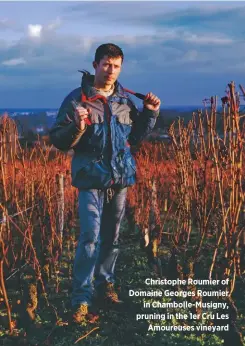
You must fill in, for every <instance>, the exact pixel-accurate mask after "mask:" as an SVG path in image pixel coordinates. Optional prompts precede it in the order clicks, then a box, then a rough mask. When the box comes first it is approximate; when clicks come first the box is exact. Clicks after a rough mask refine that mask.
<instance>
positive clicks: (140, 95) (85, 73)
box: [78, 70, 145, 100]
mask: <svg viewBox="0 0 245 346" xmlns="http://www.w3.org/2000/svg"><path fill="white" fill-rule="evenodd" d="M78 72H81V73H83V74H84V75H86V76H87V75H90V72H89V71H87V70H78ZM123 90H124V91H126V92H128V93H130V94H132V95H134V96H136V97H137V98H138V99H141V100H144V99H145V95H143V94H141V93H136V92H135V91H132V90H129V89H126V88H123Z"/></svg>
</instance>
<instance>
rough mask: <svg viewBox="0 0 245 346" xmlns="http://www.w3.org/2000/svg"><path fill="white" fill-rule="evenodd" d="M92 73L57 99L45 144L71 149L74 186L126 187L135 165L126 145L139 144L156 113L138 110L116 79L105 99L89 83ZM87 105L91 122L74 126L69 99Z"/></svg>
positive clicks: (133, 175)
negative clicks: (80, 127) (54, 117)
mask: <svg viewBox="0 0 245 346" xmlns="http://www.w3.org/2000/svg"><path fill="white" fill-rule="evenodd" d="M93 81H94V76H93V75H90V74H89V75H84V76H83V79H82V85H81V87H80V88H77V89H74V90H73V91H72V92H71V93H70V94H69V95H68V96H67V97H66V98H65V99H64V101H63V103H62V105H61V107H60V109H59V112H58V115H57V118H56V121H55V123H54V125H53V126H52V128H51V129H50V132H49V135H50V140H51V143H52V144H53V145H54V146H55V147H56V148H58V149H60V150H62V151H67V150H70V149H73V150H74V155H73V158H72V165H71V174H72V185H73V186H75V187H77V188H78V189H92V188H94V189H106V188H109V187H111V186H112V185H117V186H120V187H125V186H131V185H133V184H134V183H135V181H136V163H135V159H134V157H133V156H132V154H131V150H130V146H131V145H137V144H139V143H140V142H141V141H142V140H143V139H144V138H145V137H146V136H147V135H148V134H149V133H150V132H151V131H152V129H153V128H154V126H155V123H156V118H157V116H158V115H159V111H157V112H154V111H150V110H148V109H147V108H143V111H142V112H139V110H138V109H137V107H136V106H135V104H134V103H133V102H132V100H131V99H130V98H129V96H128V94H127V93H126V92H125V91H124V89H123V87H122V86H121V84H120V83H119V82H116V83H115V89H114V93H113V95H111V96H109V97H108V98H105V97H104V96H102V95H100V94H98V92H97V91H96V89H95V88H94V87H93ZM72 100H75V101H76V102H78V103H80V104H82V105H83V106H88V107H89V108H91V110H92V111H91V114H90V121H91V125H86V127H85V130H84V131H81V130H80V129H79V128H77V126H76V124H75V121H74V108H73V106H72V103H71V101H72Z"/></svg>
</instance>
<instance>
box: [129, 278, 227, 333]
mask: <svg viewBox="0 0 245 346" xmlns="http://www.w3.org/2000/svg"><path fill="white" fill-rule="evenodd" d="M145 284H146V285H147V286H148V287H146V289H145V290H136V289H129V296H130V297H142V308H143V309H149V308H150V309H152V311H151V312H150V313H148V312H147V313H146V312H144V313H137V314H136V320H137V321H140V320H141V321H142V320H147V321H150V322H151V323H150V324H149V327H148V331H150V330H152V331H171V332H173V331H190V332H191V331H195V330H196V331H203V332H205V331H211V332H213V333H214V332H216V331H228V330H229V324H228V323H227V322H228V321H227V320H229V313H228V309H229V305H228V301H226V297H229V291H228V290H227V286H228V284H229V279H228V278H227V279H223V280H209V279H192V278H188V279H187V280H181V279H175V280H168V279H152V278H147V279H146V280H145ZM149 286H157V288H155V287H154V289H153V288H150V287H149ZM181 286H183V287H181ZM176 287H178V289H176ZM190 287H194V288H195V289H190ZM152 298H153V299H152ZM210 299H211V300H210ZM193 309H194V312H193ZM167 321H169V322H170V323H171V324H170V323H167ZM173 321H174V323H173ZM193 321H195V322H197V321H198V322H199V323H195V325H191V323H192V322H193ZM219 321H220V323H219ZM225 321H226V323H224V322H225ZM176 322H177V323H176ZM178 322H179V324H178ZM210 322H212V323H210ZM214 322H215V323H214ZM187 323H188V324H187Z"/></svg>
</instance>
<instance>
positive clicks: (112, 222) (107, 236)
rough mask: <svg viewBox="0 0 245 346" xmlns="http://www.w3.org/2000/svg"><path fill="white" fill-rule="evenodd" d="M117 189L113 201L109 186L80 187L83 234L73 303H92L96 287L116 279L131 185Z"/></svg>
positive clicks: (74, 280) (79, 243)
mask: <svg viewBox="0 0 245 346" xmlns="http://www.w3.org/2000/svg"><path fill="white" fill-rule="evenodd" d="M113 190H114V195H113V196H112V198H111V199H110V200H109V202H108V201H107V193H106V190H98V189H90V190H79V218H80V237H79V241H78V245H77V249H76V256H75V260H74V267H73V291H72V305H73V306H74V305H77V304H82V303H83V304H88V305H91V299H92V295H93V291H94V289H96V288H97V287H98V286H99V285H100V284H102V283H105V282H112V283H114V282H115V278H114V269H115V264H116V260H117V257H118V254H119V248H118V238H119V229H120V224H121V221H122V218H123V216H124V212H125V202H126V196H127V187H126V188H114V189H113ZM93 279H94V281H93ZM93 284H94V285H93Z"/></svg>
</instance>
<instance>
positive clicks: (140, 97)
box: [123, 88, 145, 100]
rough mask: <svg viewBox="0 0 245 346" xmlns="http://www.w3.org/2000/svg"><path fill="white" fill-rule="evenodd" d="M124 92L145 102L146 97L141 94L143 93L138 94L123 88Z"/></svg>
mask: <svg viewBox="0 0 245 346" xmlns="http://www.w3.org/2000/svg"><path fill="white" fill-rule="evenodd" d="M123 90H125V91H126V92H128V93H130V94H132V95H134V96H136V97H138V99H141V100H144V99H145V95H143V94H141V93H136V92H134V91H132V90H129V89H126V88H123Z"/></svg>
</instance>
